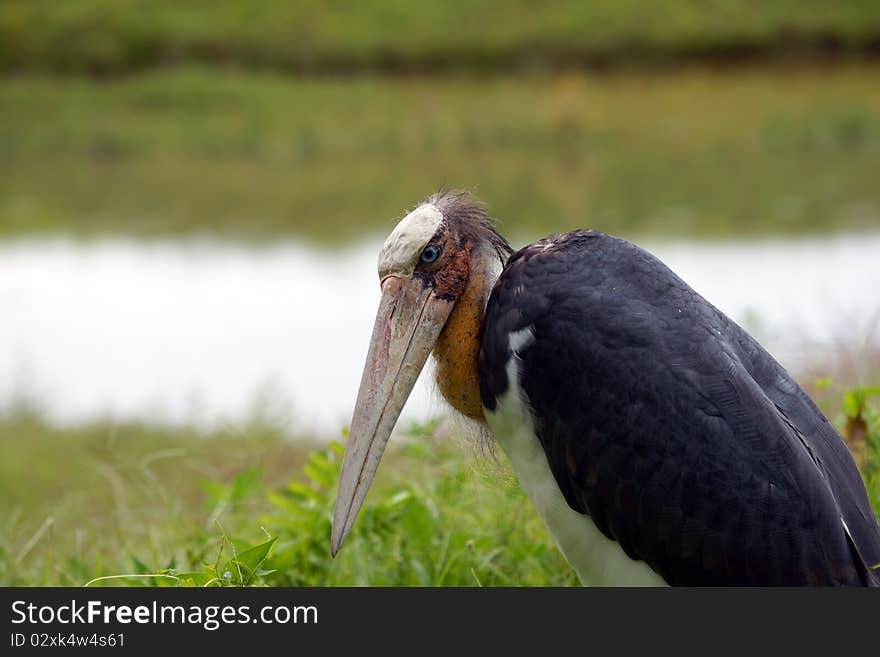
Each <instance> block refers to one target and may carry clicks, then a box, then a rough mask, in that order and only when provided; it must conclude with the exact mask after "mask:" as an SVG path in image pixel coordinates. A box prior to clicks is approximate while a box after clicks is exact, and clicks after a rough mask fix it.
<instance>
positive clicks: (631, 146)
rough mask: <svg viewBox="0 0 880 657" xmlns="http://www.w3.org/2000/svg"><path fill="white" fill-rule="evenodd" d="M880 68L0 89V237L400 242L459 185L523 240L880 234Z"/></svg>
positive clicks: (228, 77)
mask: <svg viewBox="0 0 880 657" xmlns="http://www.w3.org/2000/svg"><path fill="white" fill-rule="evenodd" d="M877 79H878V75H877V69H876V68H875V67H872V66H863V65H856V66H848V67H843V68H838V69H835V70H833V71H828V70H823V69H818V70H801V71H798V72H792V71H788V70H784V69H773V68H770V69H761V70H739V71H736V72H728V73H718V72H712V71H709V70H702V69H697V70H690V71H686V72H680V73H675V74H657V75H648V76H643V75H627V76H620V77H616V76H611V77H590V76H584V75H580V74H577V75H559V76H536V77H529V78H490V79H473V78H455V77H451V78H440V79H431V80H425V79H389V78H373V77H364V78H357V79H352V80H344V81H339V80H336V81H334V80H302V79H291V78H286V77H280V76H275V75H270V74H248V73H243V72H226V73H224V72H218V71H216V70H204V69H187V70H175V71H168V72H156V73H151V74H149V75H145V76H141V77H136V78H131V79H126V80H123V81H117V82H113V83H102V82H97V81H90V80H86V79H77V80H74V79H49V78H39V77H21V78H5V79H0V167H2V169H3V172H4V175H3V176H2V177H0V233H5V234H17V233H39V232H41V231H52V232H57V231H66V232H72V233H74V234H79V235H96V234H101V233H105V232H109V233H127V234H134V235H167V234H186V233H200V232H208V233H213V234H220V235H225V236H231V237H236V236H246V237H249V238H256V239H265V238H270V237H275V236H278V235H300V236H306V237H309V238H311V239H317V240H328V241H329V240H334V241H339V240H346V239H349V240H350V239H355V238H356V237H358V236H360V235H362V234H363V233H366V232H373V231H374V232H379V233H384V232H385V231H387V229H388V227H389V222H390V221H391V220H392V219H393V218H394V217H396V216H399V215H400V213H401V212H402V211H404V210H405V209H407V208H408V207H410V206H411V205H412V204H413V203H414V202H415V201H416V200H417V199H420V198H422V197H424V196H425V195H427V194H428V193H429V192H430V191H431V190H433V189H435V188H436V186H437V185H439V184H441V183H446V184H451V185H457V186H464V187H468V188H472V189H476V191H477V193H478V194H479V195H480V196H482V197H483V198H485V199H486V200H487V201H488V202H490V204H491V209H492V211H493V212H494V213H496V214H497V215H498V216H500V217H502V218H503V219H504V221H505V230H507V231H508V232H514V233H521V234H523V235H526V236H529V235H531V236H534V235H536V234H545V233H547V232H550V231H552V230H562V229H569V228H574V227H581V226H584V225H591V226H593V227H597V228H600V229H604V230H607V231H610V232H615V233H620V234H624V235H634V234H639V233H651V234H664V235H688V236H691V235H704V236H705V235H712V236H724V235H741V234H750V233H766V232H776V233H780V232H781V233H785V232H792V233H794V232H804V231H827V230H829V229H831V228H852V229H858V228H864V227H867V226H875V227H876V226H877V225H880V186H878V185H877V175H876V172H877V171H878V170H880V85H878V84H877Z"/></svg>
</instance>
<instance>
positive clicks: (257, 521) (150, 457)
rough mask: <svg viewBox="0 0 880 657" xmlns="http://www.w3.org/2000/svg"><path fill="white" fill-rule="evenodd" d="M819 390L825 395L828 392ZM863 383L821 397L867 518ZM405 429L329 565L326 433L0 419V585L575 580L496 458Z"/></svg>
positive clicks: (869, 448) (872, 414)
mask: <svg viewBox="0 0 880 657" xmlns="http://www.w3.org/2000/svg"><path fill="white" fill-rule="evenodd" d="M819 387H820V388H821V389H822V390H820V391H819V393H818V394H819V396H820V397H824V398H825V400H826V402H827V400H828V396H829V392H830V391H832V390H834V391H837V390H838V388H837V387H836V386H830V387H829V385H828V382H827V381H824V382H820V385H819ZM878 393H880V389H876V388H873V389H872V388H861V389H854V390H848V391H845V392H844V393H843V394H842V395H837V393H836V392H835V397H840V398H841V399H840V400H835V401H836V403H835V404H834V405H833V406H834V408H835V409H837V408H839V409H840V410H833V411H832V416H833V417H836V418H837V423H838V425H839V426H840V427H841V428H845V429H844V430H845V431H850V430H851V429H852V428H853V427H854V426H855V427H857V429H856V432H857V433H858V436H859V437H858V438H857V440H858V441H860V442H859V444H858V445H854V449H855V450H856V453H857V454H858V455H859V456H858V458H859V459H860V461H861V465H862V468H863V472H864V475H865V479H866V483H867V487H868V491H869V495H870V497H871V501H872V504H873V506H874V509H875V512H876V513H878V515H880V404H878V403H877V402H878ZM841 402H842V403H841ZM823 405H824V406H826V407H827V405H828V404H827V403H823ZM858 427H861V428H860V429H859V428H858ZM407 433H408V435H409V438H408V439H407V440H401V439H400V437H398V439H397V440H395V441H394V442H393V443H392V445H391V447H390V448H389V452H388V454H387V455H386V458H385V459H384V460H383V464H382V467H381V468H380V470H379V476H378V477H377V480H376V482H375V484H374V486H373V489H372V490H371V492H370V494H369V496H368V497H367V501H366V503H365V505H364V508H363V510H362V512H361V515H360V517H359V519H358V522H357V523H356V525H355V528H354V530H353V531H352V534H351V535H350V536H349V538H348V541H347V542H346V545H345V547H344V548H343V550H342V552H341V553H340V554H339V555H338V556H337V558H336V559H335V560H334V559H331V558H330V554H329V536H330V525H331V517H332V506H333V501H334V498H335V488H336V483H337V479H338V476H339V469H340V461H341V454H342V445H341V444H339V443H332V444H330V446H329V447H325V446H319V445H318V444H317V443H315V442H314V441H309V440H306V439H302V438H300V439H298V440H291V437H290V436H288V435H286V433H285V432H284V431H282V430H280V429H278V428H277V427H272V426H267V425H265V424H262V423H259V422H255V423H253V424H252V425H250V426H245V427H239V428H228V429H225V430H217V431H214V432H210V433H208V434H203V433H200V432H197V431H195V430H193V429H187V428H180V427H178V428H158V427H147V426H140V425H112V424H107V423H96V424H92V425H88V426H82V427H75V428H54V427H52V426H50V425H48V424H46V423H45V422H44V421H42V420H41V419H39V417H38V416H37V415H34V414H32V413H27V412H17V413H16V412H11V413H7V414H6V415H5V416H3V417H2V419H0V434H2V435H3V436H4V438H5V439H6V440H5V443H4V445H5V446H4V459H3V460H2V461H0V585H11V586H22V585H74V586H79V585H83V584H87V583H89V584H90V585H93V586H100V585H130V586H139V585H171V586H179V585H293V586H359V585H373V586H377V585H388V586H478V585H479V586H495V585H526V586H539V585H541V586H567V585H575V584H577V580H576V577H575V575H574V573H573V572H572V571H571V569H570V568H569V567H568V566H567V564H566V563H565V561H564V559H563V557H562V556H561V554H560V553H559V552H558V550H557V549H556V548H555V546H554V545H553V542H552V539H551V538H550V536H549V534H548V533H547V532H546V530H545V529H544V528H543V526H542V524H541V521H540V520H539V518H538V517H537V515H536V514H535V512H534V510H533V509H532V507H531V504H530V503H529V502H528V500H527V498H526V497H525V495H524V494H523V492H522V490H521V488H520V487H519V485H518V484H517V483H516V481H515V479H514V478H513V476H512V475H511V473H510V470H509V468H508V466H507V464H506V461H505V460H504V457H503V456H502V455H500V454H499V455H498V459H497V460H496V459H494V458H493V457H491V456H490V455H488V454H487V453H486V452H485V451H482V450H480V449H478V448H476V447H475V446H474V445H468V444H465V445H462V444H457V441H454V440H452V441H450V440H449V439H448V438H441V437H440V433H441V432H438V430H437V424H436V423H432V424H429V425H426V426H415V427H410V428H409V430H408V432H407Z"/></svg>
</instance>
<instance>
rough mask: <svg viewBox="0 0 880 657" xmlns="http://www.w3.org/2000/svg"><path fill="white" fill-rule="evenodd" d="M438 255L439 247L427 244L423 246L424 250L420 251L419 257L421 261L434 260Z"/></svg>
mask: <svg viewBox="0 0 880 657" xmlns="http://www.w3.org/2000/svg"><path fill="white" fill-rule="evenodd" d="M439 257H440V247H439V246H437V245H435V244H429V245H428V246H426V247H425V250H424V251H422V255H421V257H420V258H419V260H421V261H422V262H429V263H430V262H434V261H435V260H437V258H439Z"/></svg>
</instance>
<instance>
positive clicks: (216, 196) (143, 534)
mask: <svg viewBox="0 0 880 657" xmlns="http://www.w3.org/2000/svg"><path fill="white" fill-rule="evenodd" d="M878 172H880V3H878V2H876V1H875V0H843V1H840V2H834V3H831V2H822V1H820V0H808V1H801V2H794V1H789V0H776V1H773V2H756V1H749V2H735V1H732V0H706V1H702V2H699V1H696V0H668V1H665V2H660V1H658V0H624V1H613V0H596V1H593V2H574V1H566V2H558V3H553V4H552V6H551V5H549V4H548V3H542V2H536V1H533V0H515V1H509V2H501V1H499V0H492V1H483V2H463V1H459V0H456V1H454V2H443V3H413V2H404V1H401V0H372V1H370V2H360V3H349V2H337V1H331V2H326V1H325V2H318V1H303V2H280V1H277V0H267V1H262V2H241V1H234V0H218V1H215V2H198V1H196V0H187V1H178V2H171V1H165V0H153V1H146V0H68V1H66V2H54V1H51V0H5V1H4V2H3V3H0V246H3V247H4V248H5V247H8V248H7V250H5V251H3V252H2V253H4V254H5V256H4V257H6V258H7V259H12V256H13V255H14V254H15V253H18V252H17V251H16V249H17V248H18V246H17V245H20V244H22V243H26V244H28V245H29V246H28V248H30V249H37V250H38V251H40V252H49V251H50V249H52V248H57V245H58V244H59V243H61V244H78V243H81V242H85V243H89V242H90V241H99V242H101V243H106V242H107V240H110V243H111V244H115V243H116V242H114V241H113V240H126V242H125V243H126V244H130V243H135V244H147V245H149V244H155V243H159V244H160V245H166V246H167V245H168V244H176V243H180V244H190V243H191V241H192V240H194V239H208V240H211V241H212V243H220V244H221V245H225V246H224V247H223V248H227V249H229V250H230V252H235V253H238V251H235V250H236V249H239V248H247V249H251V248H258V249H259V248H264V247H266V246H271V245H273V244H278V243H287V242H288V241H291V242H292V243H296V244H303V245H306V248H309V249H315V253H317V254H319V255H320V257H325V256H326V257H329V255H328V254H334V253H337V252H342V250H343V249H347V248H355V247H356V246H357V245H359V244H371V242H370V240H375V239H378V238H379V237H381V236H382V235H384V234H386V233H387V232H388V230H389V228H390V227H391V226H392V225H393V223H394V219H395V218H397V217H400V216H401V215H402V214H403V213H404V212H405V211H406V210H407V209H409V208H411V207H412V206H413V205H414V204H415V203H416V202H417V201H418V200H419V199H421V198H423V197H425V196H427V195H428V194H429V193H430V192H432V191H433V190H434V189H436V188H437V187H438V186H440V185H450V186H458V187H464V188H467V189H471V190H473V191H475V192H476V194H477V195H478V196H480V197H481V198H483V199H484V200H486V201H487V202H488V203H489V205H490V209H491V212H492V214H493V215H495V216H497V217H499V218H501V220H502V226H503V230H504V231H505V232H506V233H507V234H508V235H510V236H511V238H512V241H514V242H517V241H525V240H529V241H530V240H533V239H536V238H538V237H540V236H542V235H544V234H546V233H549V232H553V231H561V230H566V229H571V228H576V227H583V226H589V227H594V228H598V229H601V230H604V231H607V232H611V233H615V234H618V235H622V236H625V237H630V238H633V239H648V240H652V239H654V240H656V239H684V240H690V242H688V244H691V243H694V244H696V243H699V242H705V243H708V244H726V243H727V242H728V241H730V240H735V241H739V242H740V243H741V242H742V241H743V240H752V239H758V238H761V239H763V238H766V237H772V238H774V239H776V240H777V241H779V243H784V240H787V239H789V238H794V237H800V236H804V235H808V236H813V239H818V240H820V241H821V240H823V239H825V238H829V237H830V236H832V235H852V234H855V235H861V234H869V235H875V234H876V232H877V231H878V230H880V174H878ZM59 241H60V242H59ZM35 245H36V246H35ZM42 245H46V246H45V249H44V248H43V246H42ZM53 245H54V246H53ZM71 248H75V247H71ZM158 248H164V247H161V246H160V247H158ZM693 248H697V247H693ZM257 253H259V252H257ZM256 257H259V256H256ZM65 262H66V261H65ZM878 262H880V253H878V254H877V258H876V259H873V258H865V259H864V261H863V262H859V263H857V265H858V267H860V268H861V269H860V271H863V276H864V280H866V281H874V280H876V278H877V271H878V268H880V265H878ZM62 265H63V266H62V269H61V271H69V272H71V271H74V269H75V268H76V267H77V266H79V265H76V264H74V265H67V264H63V263H62ZM322 266H324V265H322ZM335 266H336V265H335V264H334V262H330V261H328V262H327V263H326V267H328V268H332V267H335ZM801 266H805V267H809V268H821V267H822V266H823V265H822V262H821V261H813V262H810V263H808V264H804V263H801ZM64 267H70V269H68V270H65V269H64ZM9 271H16V272H20V271H25V269H15V270H12V269H10V270H9ZM196 273H198V272H196ZM23 275H24V274H22V276H23ZM30 275H32V276H34V278H33V279H32V280H29V281H27V282H26V283H25V282H24V281H19V282H18V283H17V285H18V287H16V286H15V285H13V284H10V287H9V288H8V289H9V290H11V291H9V292H8V294H7V297H5V299H6V301H5V302H4V303H5V305H4V306H3V308H4V309H3V310H0V317H2V313H3V312H7V313H15V312H16V310H17V308H18V307H19V306H17V305H16V304H21V303H26V302H27V298H30V297H29V295H31V294H33V293H34V290H36V289H37V287H39V288H40V289H42V290H45V289H46V288H49V287H51V286H52V285H55V284H56V283H57V281H56V280H54V279H52V280H50V278H48V277H46V278H45V279H43V278H40V277H39V276H36V275H34V274H33V273H31V274H30ZM318 275H320V273H318ZM364 276H365V277H372V276H374V274H373V272H372V271H371V270H368V271H366V272H365V273H364ZM38 279H39V280H38ZM877 282H878V283H880V281H877ZM768 285H772V281H769V282H768ZM0 292H2V290H0ZM238 293H240V294H245V295H247V290H244V291H241V290H239V291H238ZM130 294H131V295H133V296H136V295H137V294H138V290H137V289H132V290H131V291H130ZM40 298H42V297H40ZM3 299H4V297H3V294H2V293H0V301H3ZM22 299H25V301H22ZM294 301H295V299H294ZM342 301H344V300H342ZM106 303H107V304H108V305H112V303H114V302H113V300H112V299H107V301H106ZM328 303H330V302H329V301H328ZM858 307H859V309H860V312H861V313H862V314H861V315H860V316H859V318H860V319H864V318H868V320H870V318H871V317H872V316H876V311H877V308H878V303H877V299H876V298H864V299H861V300H859V303H858ZM303 312H307V310H306V309H303ZM872 314H873V315H872ZM10 316H11V315H10ZM740 319H741V318H740ZM0 321H2V319H0ZM181 321H182V322H183V321H184V320H183V319H181ZM866 325H867V326H869V327H871V326H873V327H874V328H870V330H867V333H866V335H867V337H864V339H863V340H862V341H861V342H859V343H858V344H857V345H852V344H850V345H846V347H847V349H849V351H848V354H849V355H848V356H846V357H839V355H835V356H832V357H828V358H821V359H814V361H811V362H807V363H801V365H802V366H803V367H802V368H801V370H800V372H799V376H800V380H801V382H802V383H803V384H804V385H805V386H807V387H808V388H809V389H810V391H811V392H812V393H814V394H815V395H816V396H817V398H819V399H820V401H821V402H822V403H823V405H824V408H826V410H827V412H828V413H829V415H831V417H832V418H833V419H835V421H837V422H838V424H839V426H840V427H841V430H842V431H844V432H845V433H846V435H847V436H848V437H849V438H850V439H851V440H852V442H853V445H854V449H856V450H857V452H858V454H859V459H860V463H861V464H862V466H863V467H864V468H865V472H866V476H867V477H868V478H869V486H870V488H871V494H872V496H873V500H874V501H875V502H877V501H878V499H880V477H878V475H877V471H878V469H880V455H878V454H880V447H878V441H880V423H878V420H877V412H876V404H875V402H874V400H875V398H876V394H877V392H878V390H877V389H876V388H875V387H872V386H876V385H877V383H878V372H880V365H878V363H880V358H878V357H877V353H878V348H877V338H876V331H875V330H874V329H875V328H876V322H875V323H874V324H871V323H870V321H868V322H867V324H866ZM21 326H24V328H22V329H21V331H23V332H24V333H26V332H27V331H28V328H27V326H26V325H24V324H22V325H21ZM100 330H101V329H100V327H99V326H98V327H96V329H95V332H96V340H100V339H101V337H100V335H99V334H100ZM64 331H65V328H64V326H63V325H59V326H58V339H59V340H62V341H63V339H64ZM351 334H352V337H351V339H352V340H364V341H365V340H366V339H367V335H366V334H365V333H363V331H360V330H352V331H351ZM0 335H4V334H0ZM291 337H292V339H295V337H296V336H291ZM796 337H797V336H791V339H792V340H793V339H795V338H796ZM7 339H8V343H7V344H6V345H5V346H0V349H2V350H3V351H2V352H0V365H2V366H3V367H4V368H6V369H11V368H13V367H15V366H16V363H18V362H19V361H18V359H19V357H20V353H21V352H22V351H27V349H23V348H22V347H21V344H24V343H26V342H27V341H26V339H25V338H23V337H21V336H18V337H16V334H12V336H11V337H8V338H7ZM16 340H17V342H16ZM75 348H76V347H75V346H71V349H75ZM140 348H141V346H140V345H137V344H134V343H133V344H132V349H140ZM144 348H148V347H144ZM157 357H161V355H157ZM343 365H344V367H345V368H346V369H347V370H351V371H353V372H354V375H355V376H357V374H358V373H359V369H360V366H361V363H360V362H348V363H344V364H343ZM296 375H297V376H300V377H306V378H308V377H309V376H311V375H312V374H311V373H310V372H308V371H300V372H297V373H296ZM230 385H233V386H234V385H237V382H236V381H235V380H232V377H230ZM351 401H353V400H351ZM98 402H100V400H98ZM98 402H95V403H96V404H97V405H100V404H98ZM341 403H342V405H344V406H345V405H348V404H349V400H342V401H341ZM52 404H53V401H52V400H51V399H49V398H48V396H43V395H41V394H40V393H39V389H38V390H37V392H33V391H31V392H29V393H28V394H26V395H25V394H21V393H20V391H14V394H8V395H7V396H6V398H3V399H0V440H2V443H3V448H4V452H5V456H4V460H3V464H2V466H0V583H3V584H14V585H21V584H83V583H85V582H86V581H89V580H91V579H92V578H94V577H100V576H108V575H138V576H139V577H126V578H121V579H118V580H117V579H112V580H107V582H110V583H119V582H121V583H127V584H135V583H138V582H140V583H143V582H149V583H161V582H167V583H173V584H176V583H197V584H204V583H211V584H222V583H233V584H254V583H268V584H273V583H287V584H290V583H293V584H310V585H319V584H369V583H372V584H463V585H469V584H476V585H486V584H517V583H521V584H572V583H574V578H573V576H572V574H571V573H570V572H569V571H568V570H567V568H566V567H565V566H564V562H563V561H562V559H561V557H560V556H559V554H558V552H556V550H555V548H554V547H553V546H552V542H551V541H550V539H549V538H548V537H547V535H546V533H545V532H544V531H543V529H542V528H541V526H540V522H539V521H538V520H537V518H536V517H535V516H534V513H533V512H532V511H531V507H530V506H529V505H528V502H527V501H526V500H525V498H524V497H523V496H522V494H521V492H520V491H519V489H518V487H517V486H516V485H515V484H514V483H513V482H512V481H511V480H510V476H509V473H508V472H507V470H506V465H504V463H503V459H501V462H499V463H495V462H494V461H493V460H492V459H488V460H481V459H479V458H477V459H474V458H473V457H472V452H473V451H474V450H472V449H469V448H468V447H465V448H464V449H463V450H462V449H452V448H450V447H449V446H448V445H447V442H448V440H447V438H444V437H443V436H446V434H447V433H448V431H445V430H444V429H443V428H442V427H438V425H437V424H436V423H430V422H429V423H418V424H414V425H412V426H411V427H410V428H409V431H408V433H410V434H413V435H414V436H415V439H414V440H413V441H412V442H410V443H407V444H406V446H404V447H401V448H400V449H399V450H398V451H396V452H393V453H392V454H391V455H390V459H389V463H387V464H386V465H385V467H384V469H383V475H382V476H383V479H382V480H381V481H380V484H379V487H378V489H377V491H378V492H377V493H376V494H375V496H374V498H373V502H371V504H372V506H370V507H369V508H368V509H367V512H366V514H365V518H364V519H363V521H362V522H361V523H360V524H359V529H357V530H356V532H355V534H354V535H353V537H352V540H351V542H350V544H349V545H347V547H346V550H345V551H344V552H343V553H342V555H341V557H340V559H338V560H337V561H336V562H330V561H329V554H328V549H327V548H328V540H327V536H328V535H329V509H330V505H331V504H332V488H333V476H335V475H334V473H335V470H334V468H336V467H337V466H338V459H337V457H338V454H337V453H336V452H335V451H333V450H332V449H329V450H328V449H327V448H326V447H325V446H324V445H326V442H327V439H328V438H329V437H336V436H337V435H338V433H337V432H323V433H322V432H320V431H311V432H303V431H302V430H300V429H294V428H291V425H290V424H286V423H284V422H276V421H269V420H267V419H266V418H264V417H257V418H256V419H250V420H248V421H244V420H239V421H237V422H236V423H234V425H233V426H231V427H230V426H225V427H221V428H220V429H217V428H216V427H214V428H210V429H204V428H200V427H198V426H195V423H187V422H183V423H180V422H178V423H176V424H174V425H168V424H167V423H163V422H157V421H153V420H151V417H150V414H149V412H148V411H147V412H145V413H144V414H143V415H142V416H141V417H135V418H132V417H126V418H124V419H122V420H120V419H116V418H113V417H101V416H95V417H92V418H90V419H88V421H80V422H75V423H70V422H66V423H65V422H60V423H59V422H57V421H54V420H51V421H50V419H49V417H48V416H49V415H51V413H49V411H51V410H52ZM298 412H300V413H303V414H305V415H306V416H307V415H308V414H309V409H308V408H299V409H298ZM340 429H341V427H340ZM304 433H308V435H304ZM59 446H61V447H59ZM310 454H311V456H309V455H310ZM303 465H305V467H306V468H307V469H306V471H305V473H304V474H302V473H301V474H296V476H295V478H294V481H293V483H290V478H291V477H292V476H294V474H295V473H296V472H298V468H299V467H300V466H303ZM475 500H476V501H478V502H479V504H477V503H475ZM261 528H262V529H261ZM233 547H235V548H236V549H235V550H233ZM249 549H250V550H254V551H253V552H250V556H249V557H247V558H245V559H244V561H245V562H247V563H243V562H238V561H235V559H238V557H237V556H235V555H236V554H242V553H244V552H246V551H247V550H249ZM217 555H220V556H217ZM229 559H233V561H232V562H230V561H229ZM248 559H249V561H248ZM230 563H232V564H233V565H235V566H236V568H232V567H231V566H230ZM242 565H245V566H246V568H245V571H244V572H245V574H246V576H245V575H242V574H241V573H242V572H243V571H242V570H241V568H240V567H241V566H242ZM233 571H234V573H235V575H234V576H231V579H230V577H226V576H225V573H227V572H233ZM157 573H161V574H164V577H163V578H159V579H156V578H150V577H145V575H147V574H154V575H155V574H157ZM183 573H186V575H183Z"/></svg>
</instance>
